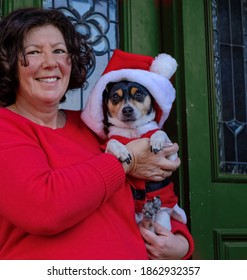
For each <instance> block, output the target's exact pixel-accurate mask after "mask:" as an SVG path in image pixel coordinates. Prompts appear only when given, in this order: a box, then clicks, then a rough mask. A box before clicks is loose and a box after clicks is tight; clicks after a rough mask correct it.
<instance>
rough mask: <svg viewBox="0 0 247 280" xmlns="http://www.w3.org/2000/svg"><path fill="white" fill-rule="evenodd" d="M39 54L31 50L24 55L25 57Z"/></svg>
mask: <svg viewBox="0 0 247 280" xmlns="http://www.w3.org/2000/svg"><path fill="white" fill-rule="evenodd" d="M39 53H40V52H39V51H37V50H33V51H28V52H27V53H26V55H36V54H39Z"/></svg>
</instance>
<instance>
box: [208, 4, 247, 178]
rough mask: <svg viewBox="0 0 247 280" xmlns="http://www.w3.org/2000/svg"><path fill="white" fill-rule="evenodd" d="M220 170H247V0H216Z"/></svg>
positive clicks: (214, 29) (216, 67)
mask: <svg viewBox="0 0 247 280" xmlns="http://www.w3.org/2000/svg"><path fill="white" fill-rule="evenodd" d="M212 17H213V18H212V20H213V38H214V70H215V92H216V108H217V126H218V143H219V147H218V155H219V169H220V172H223V173H231V174H246V173H247V110H246V108H247V64H246V63H247V1H246V0H234V1H230V0H212Z"/></svg>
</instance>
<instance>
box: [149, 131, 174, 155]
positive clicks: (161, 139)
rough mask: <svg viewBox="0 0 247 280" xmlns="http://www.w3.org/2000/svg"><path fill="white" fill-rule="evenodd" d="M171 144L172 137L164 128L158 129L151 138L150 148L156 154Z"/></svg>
mask: <svg viewBox="0 0 247 280" xmlns="http://www.w3.org/2000/svg"><path fill="white" fill-rule="evenodd" d="M170 145H172V143H171V141H170V139H169V138H168V136H167V134H166V133H165V132H164V131H162V130H158V131H156V132H155V133H154V134H153V135H152V136H151V138H150V149H151V151H152V152H154V153H155V154H157V153H158V152H159V151H161V150H163V149H164V148H165V147H167V146H170Z"/></svg>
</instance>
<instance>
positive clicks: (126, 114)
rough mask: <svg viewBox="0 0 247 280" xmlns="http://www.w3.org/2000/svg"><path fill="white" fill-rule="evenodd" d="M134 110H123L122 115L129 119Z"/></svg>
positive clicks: (127, 108)
mask: <svg viewBox="0 0 247 280" xmlns="http://www.w3.org/2000/svg"><path fill="white" fill-rule="evenodd" d="M133 111H134V110H133V108H131V107H130V106H127V107H124V108H123V110H122V113H123V115H124V116H126V117H129V116H131V115H132V114H133Z"/></svg>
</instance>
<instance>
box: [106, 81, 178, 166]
mask: <svg viewBox="0 0 247 280" xmlns="http://www.w3.org/2000/svg"><path fill="white" fill-rule="evenodd" d="M103 104H104V106H105V107H104V113H105V126H106V127H107V129H108V137H111V135H120V136H123V137H127V138H131V139H132V138H139V137H141V135H143V134H144V133H147V132H149V131H150V129H156V131H155V132H154V133H153V134H152V135H151V137H150V149H151V151H153V152H154V153H158V152H159V151H161V150H163V149H164V148H165V147H167V146H170V145H171V144H172V142H171V140H170V139H169V137H168V136H167V134H166V133H165V132H164V131H162V130H159V129H158V124H157V123H156V122H155V121H154V119H155V109H154V98H153V96H152V95H151V94H150V93H149V91H148V90H147V89H146V88H145V87H144V86H142V85H140V84H139V83H136V82H129V81H121V82H116V83H109V84H108V85H107V88H106V89H105V91H104V93H103ZM106 151H107V152H110V153H112V154H114V155H115V156H116V157H117V158H118V159H119V160H120V161H122V162H127V163H129V162H130V160H131V159H130V155H129V152H128V150H127V148H126V146H125V145H123V144H121V143H120V142H119V141H117V140H115V139H111V140H110V141H108V143H107V147H106ZM176 157H177V154H174V155H171V156H170V157H169V159H170V160H174V159H176Z"/></svg>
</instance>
